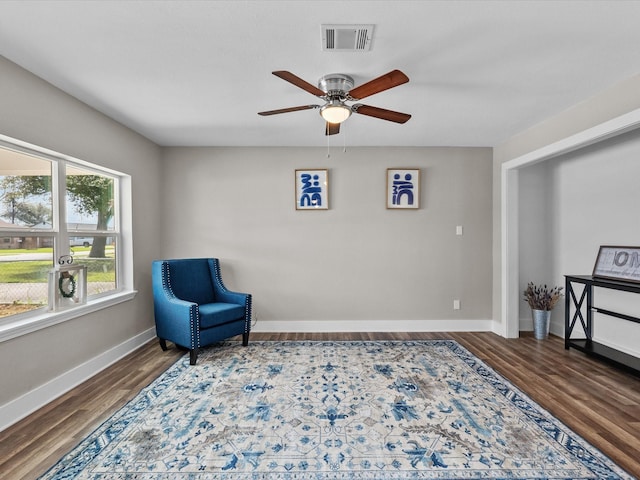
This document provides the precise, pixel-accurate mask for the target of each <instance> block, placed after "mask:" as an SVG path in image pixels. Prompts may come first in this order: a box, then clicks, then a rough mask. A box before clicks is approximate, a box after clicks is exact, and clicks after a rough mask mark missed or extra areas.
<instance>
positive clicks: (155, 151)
mask: <svg viewBox="0 0 640 480" xmlns="http://www.w3.org/2000/svg"><path fill="white" fill-rule="evenodd" d="M0 112H2V114H1V115H0V133H2V134H4V135H7V136H10V137H13V138H16V139H19V140H22V141H25V142H29V143H31V144H35V145H38V146H40V147H45V148H48V149H51V150H54V151H57V152H60V153H63V154H67V155H71V156H73V157H76V158H80V159H83V160H86V161H88V162H92V163H96V164H99V165H102V166H105V167H109V168H113V169H115V170H118V171H121V172H124V173H127V174H129V175H131V176H132V189H133V224H134V232H133V241H134V248H135V253H134V287H135V288H136V289H138V291H139V292H138V294H137V296H136V297H135V298H134V299H133V300H131V301H128V302H125V303H122V304H119V305H116V306H113V307H111V308H108V309H105V310H101V311H99V312H96V313H92V314H89V315H85V316H83V317H80V318H76V319H74V320H70V321H67V322H65V323H63V324H59V325H56V326H52V327H49V328H46V329H43V330H39V331H37V332H35V333H31V334H28V335H24V336H22V337H19V338H15V339H13V340H9V341H5V342H2V343H0V365H2V368H0V385H2V388H1V389H0V405H2V404H4V403H5V402H8V401H10V400H12V399H15V398H17V397H19V396H21V395H22V394H24V393H26V392H28V391H30V390H32V389H33V388H35V387H37V386H39V385H42V384H44V383H46V382H48V381H50V380H51V379H53V378H55V377H57V376H58V375H61V374H63V373H65V372H67V371H69V370H71V369H73V368H74V367H76V366H78V365H80V364H82V363H84V362H86V361H88V360H89V359H91V358H93V357H95V356H96V355H98V354H100V353H102V352H104V351H107V350H109V349H111V348H113V347H114V346H116V345H119V344H121V343H122V342H125V341H126V340H128V339H130V338H131V337H133V336H135V335H136V334H138V333H140V332H143V331H145V330H147V329H149V328H152V327H153V316H152V308H151V304H152V303H151V288H150V281H149V275H150V262H151V259H152V258H154V257H157V256H158V254H159V251H160V245H159V237H160V227H159V223H160V216H161V214H160V207H159V204H160V201H159V200H160V193H159V191H158V188H157V185H159V183H160V168H159V166H160V160H159V158H160V150H159V148H158V147H157V146H155V145H154V144H152V143H151V142H149V141H148V140H146V139H144V138H143V137H141V136H139V135H137V134H134V133H132V132H131V131H130V130H128V129H126V128H124V127H122V126H121V125H119V124H117V123H115V122H114V121H112V120H110V119H108V118H107V117H105V116H104V115H102V114H100V113H98V112H96V111H95V110H92V109H90V108H89V107H87V106H86V105H84V104H82V103H80V102H79V101H77V100H76V99H74V98H72V97H70V96H68V95H66V94H64V93H62V92H61V91H59V90H58V89H56V88H54V87H52V86H51V85H49V84H48V83H46V82H44V81H42V80H40V79H39V78H37V77H35V76H34V75H32V74H30V73H29V72H26V71H25V70H23V69H21V68H19V67H18V66H16V65H15V64H13V63H11V62H9V61H7V60H6V59H4V58H2V57H0Z"/></svg>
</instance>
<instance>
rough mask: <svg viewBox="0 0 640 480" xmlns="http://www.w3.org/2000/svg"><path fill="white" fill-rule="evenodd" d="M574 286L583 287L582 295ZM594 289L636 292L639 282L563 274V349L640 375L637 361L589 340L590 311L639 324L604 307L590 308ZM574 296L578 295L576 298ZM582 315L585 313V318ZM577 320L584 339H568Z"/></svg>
mask: <svg viewBox="0 0 640 480" xmlns="http://www.w3.org/2000/svg"><path fill="white" fill-rule="evenodd" d="M574 284H582V285H584V287H583V289H582V293H579V292H576V289H575V288H574ZM594 287H600V288H607V289H610V290H617V291H622V292H631V293H640V284H639V283H633V282H623V281H618V280H610V279H604V278H597V277H592V276H591V275H565V311H564V348H565V349H567V350H568V349H569V348H570V347H573V348H575V349H577V350H580V351H582V352H584V353H586V354H588V355H592V356H594V357H596V358H599V359H601V360H605V361H607V362H610V363H612V364H614V365H616V366H618V367H620V368H624V369H625V370H628V371H630V372H632V373H635V374H637V375H640V358H638V357H634V356H632V355H629V354H627V353H624V352H621V351H619V350H616V349H614V348H611V347H608V346H606V345H603V344H601V343H598V342H595V341H593V314H594V312H597V313H600V314H603V315H608V316H611V317H616V318H620V319H622V320H627V321H630V322H634V323H640V318H638V317H634V316H631V315H626V314H623V313H619V312H614V311H612V310H607V309H604V308H596V307H594V305H593V289H594ZM576 293H578V295H579V298H578V295H576ZM585 300H586V304H585ZM572 307H573V308H572ZM572 310H573V312H574V313H573V315H572V313H571V312H572ZM583 312H584V313H586V318H585V315H584V314H583ZM578 320H579V321H580V324H581V325H582V330H583V331H584V334H585V336H586V338H584V339H572V338H571V334H572V333H573V330H574V328H575V326H576V324H577V322H578Z"/></svg>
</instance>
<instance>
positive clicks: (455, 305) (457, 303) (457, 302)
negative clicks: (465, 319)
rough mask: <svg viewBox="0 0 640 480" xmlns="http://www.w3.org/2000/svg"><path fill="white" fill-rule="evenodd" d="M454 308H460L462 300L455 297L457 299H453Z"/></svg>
mask: <svg viewBox="0 0 640 480" xmlns="http://www.w3.org/2000/svg"><path fill="white" fill-rule="evenodd" d="M453 309H454V310H460V300H458V299H455V300H454V301H453Z"/></svg>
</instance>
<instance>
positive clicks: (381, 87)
mask: <svg viewBox="0 0 640 480" xmlns="http://www.w3.org/2000/svg"><path fill="white" fill-rule="evenodd" d="M408 81H409V77H407V76H406V75H405V74H404V73H402V72H401V71H400V70H392V71H391V72H389V73H386V74H384V75H382V76H381V77H378V78H374V79H373V80H371V81H369V82H367V83H364V84H362V85H360V86H359V87H356V88H354V89H353V90H351V91H350V92H349V96H350V97H351V98H353V99H354V100H360V99H362V98H365V97H368V96H370V95H373V94H374V93H380V92H384V91H385V90H389V89H390V88H393V87H397V86H398V85H402V84H403V83H407V82H408Z"/></svg>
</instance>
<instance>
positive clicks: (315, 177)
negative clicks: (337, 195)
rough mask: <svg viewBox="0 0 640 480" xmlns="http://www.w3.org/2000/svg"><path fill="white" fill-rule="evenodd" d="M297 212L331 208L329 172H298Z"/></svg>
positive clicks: (296, 189)
mask: <svg viewBox="0 0 640 480" xmlns="http://www.w3.org/2000/svg"><path fill="white" fill-rule="evenodd" d="M295 180H296V188H295V191H296V210H327V209H328V208H329V171H328V170H326V169H325V170H296V178H295Z"/></svg>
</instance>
